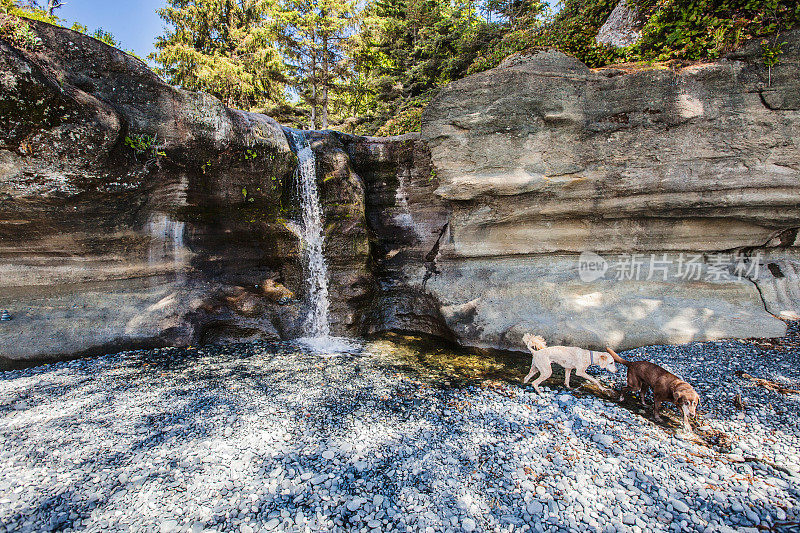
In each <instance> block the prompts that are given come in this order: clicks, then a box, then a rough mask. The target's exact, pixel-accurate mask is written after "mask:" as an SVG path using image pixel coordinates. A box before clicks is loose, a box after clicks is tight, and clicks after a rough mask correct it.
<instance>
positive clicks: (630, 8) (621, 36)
mask: <svg viewBox="0 0 800 533" xmlns="http://www.w3.org/2000/svg"><path fill="white" fill-rule="evenodd" d="M645 22H646V19H645V17H643V16H642V15H641V13H640V12H639V10H638V9H637V8H636V5H635V3H633V2H628V0H620V2H619V3H618V4H617V5H616V6H615V7H614V9H613V10H612V11H611V14H610V15H609V16H608V19H606V21H605V23H603V25H602V26H600V29H599V30H598V31H597V36H596V37H595V41H597V42H598V43H599V44H608V45H611V46H615V47H617V48H623V47H625V46H630V45H632V44H635V43H636V42H637V41H638V40H639V39H640V38H641V29H642V26H644V23H645Z"/></svg>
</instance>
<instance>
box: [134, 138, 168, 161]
mask: <svg viewBox="0 0 800 533" xmlns="http://www.w3.org/2000/svg"><path fill="white" fill-rule="evenodd" d="M157 141H158V135H156V134H153V135H148V134H146V133H142V134H139V135H137V134H133V133H132V134H130V135H127V136H126V137H125V144H126V145H127V146H128V147H129V148H130V149H131V150H133V153H134V155H136V157H137V158H138V157H139V156H141V155H145V156H147V157H148V158H157V157H159V156H161V157H163V156H166V155H167V154H166V153H165V152H164V151H163V150H161V148H160V146H159V145H158V144H157Z"/></svg>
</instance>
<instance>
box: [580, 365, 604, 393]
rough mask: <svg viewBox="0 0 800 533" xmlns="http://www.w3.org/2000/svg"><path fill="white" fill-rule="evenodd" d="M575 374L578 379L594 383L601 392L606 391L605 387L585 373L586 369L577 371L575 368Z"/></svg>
mask: <svg viewBox="0 0 800 533" xmlns="http://www.w3.org/2000/svg"><path fill="white" fill-rule="evenodd" d="M575 373H576V374H577V375H579V376H580V377H582V378H583V379H588V380H589V381H591V382H592V383H594V384H595V385H597V386H598V387H600V388H601V389H602V390H606V388H605V386H603V384H601V383H600V382H599V381H597V380H596V379H594V378H593V377H592V376H590V375H589V374H587V373H586V369H584V370H578V369H577V368H576V369H575Z"/></svg>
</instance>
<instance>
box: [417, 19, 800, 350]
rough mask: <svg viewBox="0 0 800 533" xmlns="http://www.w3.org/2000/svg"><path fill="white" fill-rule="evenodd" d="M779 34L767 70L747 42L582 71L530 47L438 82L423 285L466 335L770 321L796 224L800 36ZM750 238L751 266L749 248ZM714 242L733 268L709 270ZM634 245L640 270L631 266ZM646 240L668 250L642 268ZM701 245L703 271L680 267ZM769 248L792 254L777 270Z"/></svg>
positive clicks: (601, 341)
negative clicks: (429, 272)
mask: <svg viewBox="0 0 800 533" xmlns="http://www.w3.org/2000/svg"><path fill="white" fill-rule="evenodd" d="M786 40H787V41H790V43H789V44H787V48H788V50H787V52H786V54H785V56H783V57H782V59H781V63H780V64H779V65H778V66H777V67H775V68H774V69H773V73H772V80H771V85H769V84H768V77H767V76H768V74H767V69H766V67H764V65H763V62H762V61H761V58H760V55H759V48H758V46H757V44H753V45H752V46H750V47H748V48H745V49H743V50H741V51H740V52H738V53H737V55H735V56H732V57H731V58H729V59H726V60H722V61H719V62H716V63H711V64H701V65H693V66H689V67H685V68H679V69H667V68H640V69H638V70H637V69H631V70H621V69H614V68H607V69H602V70H591V69H589V68H587V67H586V66H584V65H583V64H581V63H580V62H578V61H577V60H575V59H574V58H571V57H568V56H566V55H563V54H561V53H559V52H554V51H546V52H539V53H536V54H534V55H529V56H516V57H512V58H509V59H508V60H506V61H505V62H504V63H503V64H502V65H500V66H499V67H498V68H496V69H494V70H492V71H488V72H484V73H481V74H477V75H474V76H470V77H468V78H466V79H463V80H460V81H457V82H454V83H452V84H450V85H449V86H448V87H447V88H446V89H444V90H443V91H442V92H441V93H440V95H439V96H438V97H437V98H436V99H434V101H433V102H431V104H430V106H429V107H428V108H427V110H426V111H425V113H424V115H423V127H422V131H423V138H424V139H425V140H426V141H427V142H428V145H429V147H430V150H431V154H432V161H433V165H434V167H435V169H436V172H437V174H438V176H439V179H440V186H439V188H438V189H437V191H436V194H437V195H439V196H440V197H441V198H444V199H446V200H447V201H448V203H449V204H450V206H451V209H452V215H451V219H450V233H449V238H448V240H447V242H446V243H444V244H443V246H442V248H441V254H442V257H441V259H440V261H439V262H438V266H439V268H440V270H441V271H442V274H441V275H439V276H435V277H434V278H433V280H432V282H430V283H429V284H428V287H429V289H430V291H431V293H432V294H433V295H434V296H436V297H437V298H438V299H439V300H440V301H441V303H442V305H443V310H444V313H445V316H446V317H447V320H448V324H449V325H450V326H451V328H452V329H453V330H454V331H455V332H456V334H457V336H458V337H459V339H460V340H461V341H462V342H464V343H467V344H474V345H480V346H495V347H514V346H518V345H519V337H520V336H521V334H522V333H523V332H524V331H535V332H537V333H541V334H543V335H544V336H545V337H546V338H547V339H548V341H551V342H566V343H570V344H580V345H585V346H589V347H595V348H599V347H602V346H604V345H611V346H618V347H622V348H627V347H632V346H637V345H642V344H651V343H657V342H686V341H690V340H705V339H712V338H719V337H726V336H741V337H747V336H771V335H780V334H781V333H782V332H783V331H784V324H783V323H782V322H780V321H779V320H777V319H775V318H774V317H773V316H772V315H771V314H768V313H767V312H766V310H765V307H766V309H767V310H769V312H770V313H774V314H776V315H783V316H784V317H790V316H792V315H795V314H796V312H797V308H798V300H797V298H796V294H797V289H796V286H794V285H793V284H792V282H791V281H790V280H791V278H792V276H794V277H795V279H796V275H795V274H794V272H795V270H794V269H796V264H797V263H796V259H795V257H796V256H793V255H792V254H791V252H790V251H787V248H793V247H795V246H796V245H797V240H796V238H797V228H798V227H800V210H798V207H800V144H799V143H798V139H800V137H798V132H799V131H800V111H798V109H800V106H798V103H797V101H796V95H797V94H799V92H798V91H800V81H799V80H800V64H799V62H798V60H799V59H800V33H798V32H794V33H792V34H790V35H787V36H786ZM584 251H592V252H597V253H599V254H601V255H602V256H603V258H602V259H605V260H606V261H607V262H608V265H607V266H608V268H609V269H610V270H608V271H607V272H606V273H605V275H604V277H601V278H599V279H595V280H591V281H590V282H586V281H583V280H582V279H581V278H580V276H579V274H580V272H579V270H578V267H579V257H580V255H579V254H580V253H581V252H584ZM759 251H763V252H767V251H768V255H765V256H764V258H763V259H762V264H760V265H759V266H760V268H758V269H756V268H754V266H755V265H753V264H752V263H753V261H755V259H747V258H746V257H744V256H746V255H748V254H757V253H758V252H759ZM714 252H726V253H729V254H733V256H734V257H733V258H728V259H727V260H725V261H724V262H725V265H726V268H727V270H728V271H729V273H730V274H731V275H730V276H715V275H709V270H710V269H712V270H713V268H712V267H714V265H712V263H713V262H718V263H721V262H722V261H720V259H718V258H716V255H715V254H714ZM634 253H636V254H639V255H637V256H635V259H637V260H644V264H643V265H642V267H641V269H642V270H643V271H644V272H643V273H641V274H637V275H636V276H634V275H633V274H632V273H631V272H625V271H624V269H625V264H626V261H630V259H631V257H633V256H631V255H630V254H634ZM620 254H624V255H620ZM652 254H655V258H656V259H659V260H666V262H667V263H669V264H668V266H664V265H662V266H664V268H666V270H667V272H666V273H664V272H662V271H657V273H656V275H655V276H652V277H651V278H650V279H647V274H648V271H649V268H650V264H651V262H652V261H651V259H652V257H651V255H652ZM663 254H667V255H666V256H664V255H663ZM681 254H683V256H682V255H681ZM697 254H704V257H700V258H698V259H699V262H701V263H702V264H703V266H702V270H703V272H702V275H701V277H700V279H694V277H688V278H686V277H685V276H684V277H681V274H685V272H682V271H681V269H680V267H681V258H683V259H684V260H687V259H688V258H689V256H690V255H695V256H696V255H697ZM778 263H781V264H783V265H784V266H785V265H795V266H794V267H791V268H784V267H780V271H781V272H786V273H787V274H786V275H785V276H784V277H783V278H779V277H776V276H775V274H774V272H777V271H778V270H777V269H778V268H779V267H778V266H776V265H778ZM770 264H771V265H773V266H772V267H770V266H769V265H770ZM614 265H616V266H619V265H622V266H621V267H620V268H618V269H616V271H615V269H614V268H613V266H614ZM737 265H738V268H737ZM716 266H717V267H719V265H716ZM745 267H746V268H745ZM684 270H685V269H684ZM734 272H735V273H736V274H737V275H733V274H734ZM620 274H621V275H620ZM712 274H713V273H712ZM738 274H741V277H740V276H739V275H738ZM617 277H620V278H622V279H621V280H617V279H616V278H617ZM754 277H756V278H757V281H756V284H754V283H753V282H752V281H750V279H749V278H754ZM664 278H666V279H664ZM787 282H788V283H787ZM787 285H788V286H787ZM762 298H763V300H762ZM764 300H766V301H764ZM465 306H466V307H465ZM465 309H466V310H467V311H468V312H465ZM448 310H452V311H448Z"/></svg>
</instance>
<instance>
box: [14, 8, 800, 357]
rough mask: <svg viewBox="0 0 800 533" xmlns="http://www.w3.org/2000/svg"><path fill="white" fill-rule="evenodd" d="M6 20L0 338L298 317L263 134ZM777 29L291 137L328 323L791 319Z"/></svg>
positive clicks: (286, 211) (490, 338) (197, 336)
mask: <svg viewBox="0 0 800 533" xmlns="http://www.w3.org/2000/svg"><path fill="white" fill-rule="evenodd" d="M31 24H32V25H33V27H34V29H35V31H36V32H37V33H38V34H39V35H40V37H41V39H42V41H43V46H42V47H41V48H40V49H39V50H36V51H28V50H22V49H19V48H16V47H14V46H12V45H11V44H9V43H6V42H4V41H2V40H0V69H2V70H0V110H1V111H2V113H0V309H9V310H10V311H11V313H12V315H13V317H14V319H13V320H11V321H5V322H1V323H0V357H2V358H4V359H5V360H6V361H8V360H20V359H32V360H42V359H54V358H62V357H67V356H73V355H78V354H84V353H93V352H101V351H107V350H111V349H116V348H125V347H131V346H153V345H166V344H183V345H185V344H196V343H214V342H230V341H241V340H257V339H278V338H292V337H295V336H298V335H301V334H302V320H303V317H304V314H305V312H306V295H305V294H304V291H305V286H304V283H303V279H304V277H303V268H302V262H301V260H300V248H301V247H300V243H299V240H298V232H297V220H298V219H299V211H298V210H299V203H298V200H297V192H296V184H295V180H294V179H293V173H294V168H295V166H296V163H297V160H296V157H295V156H294V154H293V153H292V150H291V146H290V143H289V142H288V141H287V137H286V135H285V131H284V129H283V128H282V127H281V126H280V125H279V124H277V123H276V122H275V121H274V120H272V119H270V118H269V117H266V116H264V115H259V114H255V113H245V112H241V111H236V110H231V109H228V108H226V107H224V106H223V105H222V104H220V102H219V101H217V100H216V99H214V98H212V97H210V96H206V95H202V94H197V93H190V92H186V91H180V90H177V89H175V88H173V87H170V86H169V85H167V84H165V83H164V82H163V81H161V80H160V79H158V77H156V76H155V75H154V74H153V73H152V72H150V71H149V70H148V69H147V68H146V66H145V65H144V64H143V63H141V62H139V61H138V60H136V59H135V58H132V57H130V56H128V55H126V54H124V53H122V52H120V51H118V50H115V49H113V48H110V47H108V46H106V45H104V44H102V43H100V42H98V41H96V40H94V39H91V38H90V37H87V36H85V35H81V34H79V33H75V32H72V31H70V30H66V29H63V28H57V27H53V26H49V25H46V24H41V23H31ZM783 38H784V39H785V40H786V41H787V42H788V44H787V45H785V46H784V50H785V53H784V55H782V56H781V61H780V63H779V64H778V65H777V66H775V67H773V69H772V72H771V73H768V72H767V69H766V67H764V66H763V63H762V62H761V58H760V48H759V46H758V43H754V44H753V45H752V46H750V47H745V48H744V49H743V50H741V51H739V52H737V53H736V54H735V55H732V56H730V57H729V58H727V59H725V60H722V61H719V62H716V63H711V64H700V65H690V66H684V67H677V66H674V67H662V66H652V67H647V66H631V67H630V68H608V69H602V70H591V69H588V68H587V67H585V66H584V65H582V64H581V63H580V62H578V61H576V60H575V59H573V58H570V57H568V56H565V55H563V54H560V53H557V52H548V51H545V52H539V53H536V54H533V55H527V56H525V55H521V56H515V57H512V58H509V59H508V60H507V61H505V62H504V63H503V64H502V65H501V66H499V67H498V68H496V69H494V70H493V71H490V72H486V73H481V74H477V75H474V76H470V77H468V78H466V79H463V80H460V81H457V82H455V83H452V84H451V85H450V86H448V87H447V88H446V89H444V90H443V91H442V93H441V94H440V95H439V96H438V97H437V98H436V99H435V100H434V101H433V102H432V103H431V105H430V106H429V108H428V109H427V110H426V112H425V114H424V116H423V129H422V133H421V135H417V134H411V135H406V136H401V137H392V138H370V137H355V136H350V135H345V134H341V133H337V132H331V131H327V132H307V138H308V140H309V144H310V146H311V148H312V149H313V150H314V151H315V152H316V156H317V157H316V159H317V185H318V188H319V190H320V195H321V198H322V210H323V216H324V222H325V239H326V247H325V255H326V258H327V260H328V263H329V265H328V266H329V273H330V280H329V281H330V287H331V311H332V312H331V317H332V324H331V328H332V331H333V332H334V333H335V334H341V335H363V334H373V333H379V332H382V331H388V330H393V331H402V332H406V333H425V334H429V335H434V336H437V337H440V338H445V339H449V340H455V341H457V342H460V343H462V344H464V345H470V346H479V347H488V348H504V349H521V348H522V344H521V336H522V333H524V332H527V331H535V332H537V333H539V334H542V335H544V336H545V337H546V338H547V340H548V341H549V342H551V343H555V342H563V343H567V344H577V345H583V346H586V347H594V348H601V347H603V346H606V345H610V346H614V347H617V348H625V347H632V346H640V345H644V344H652V343H658V342H688V341H691V340H705V339H715V338H721V337H731V336H733V337H736V336H738V337H747V336H762V337H763V336H772V335H780V334H781V333H783V331H784V329H785V326H784V324H783V323H782V322H781V321H780V320H778V319H777V318H775V317H776V316H780V317H782V318H796V317H797V316H800V289H798V283H799V282H798V250H797V247H798V228H800V211H799V210H798V207H800V147H799V146H798V140H797V139H799V138H800V135H798V134H800V111H799V110H800V100H799V99H798V94H800V82H798V80H800V63H799V62H798V61H799V60H800V36H798V34H797V33H792V34H790V35H785V36H784V37H783ZM587 251H592V252H596V253H598V254H600V256H597V255H588V254H585V255H583V256H581V253H582V252H587ZM718 252H722V253H724V254H725V255H726V256H728V259H729V261H728V263H726V264H725V265H723V266H722V267H721V266H720V264H718V263H719V260H720V257H721V256H720V255H719V253H718ZM636 261H639V262H641V264H640V266H639V267H638V268H639V269H640V270H639V271H637V272H634V271H633V270H632V269H633V265H634V264H635V263H636ZM655 261H660V263H658V264H656V263H654V262H655ZM626 265H628V266H626ZM691 265H695V266H694V267H692V266H691ZM698 265H699V268H700V269H701V272H700V273H699V277H695V276H694V275H687V272H689V273H690V274H691V273H693V272H694V270H690V269H694V268H696V267H697V266H698ZM654 266H655V267H656V268H653V267H654ZM603 269H605V270H603ZM651 269H653V270H652V272H651ZM720 269H722V271H724V272H722V271H721V270H720ZM601 270H602V272H601ZM720 272H722V274H725V275H720ZM598 273H599V275H598ZM617 278H619V279H617Z"/></svg>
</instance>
